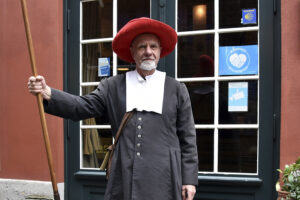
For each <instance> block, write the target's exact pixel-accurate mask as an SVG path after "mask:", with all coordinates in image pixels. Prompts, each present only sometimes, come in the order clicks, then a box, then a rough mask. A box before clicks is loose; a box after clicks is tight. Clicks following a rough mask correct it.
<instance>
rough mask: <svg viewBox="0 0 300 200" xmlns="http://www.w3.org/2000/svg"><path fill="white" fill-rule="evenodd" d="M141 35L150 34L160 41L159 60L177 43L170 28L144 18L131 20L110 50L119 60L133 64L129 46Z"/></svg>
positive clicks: (119, 33) (174, 33) (175, 35)
mask: <svg viewBox="0 0 300 200" xmlns="http://www.w3.org/2000/svg"><path fill="white" fill-rule="evenodd" d="M142 33H152V34H155V35H156V36H157V37H158V38H159V39H160V45H161V47H162V52H161V54H160V57H161V58H162V57H164V56H166V55H168V54H169V53H171V52H172V51H173V50H174V48H175V45H176V43H177V34H176V32H175V30H174V29H173V28H172V27H171V26H169V25H167V24H165V23H162V22H160V21H157V20H154V19H150V18H146V17H142V18H137V19H133V20H131V21H129V22H128V23H127V24H126V25H125V26H123V28H121V30H120V31H119V32H118V33H117V35H116V37H115V38H114V40H113V42H112V48H113V50H114V52H115V53H116V54H117V55H118V56H119V58H120V59H122V60H124V61H127V62H135V61H134V60H133V58H132V56H131V53H130V45H131V43H132V41H133V40H134V38H135V37H136V36H138V35H140V34H142Z"/></svg>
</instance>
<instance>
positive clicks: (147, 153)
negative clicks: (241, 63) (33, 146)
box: [28, 18, 198, 200]
mask: <svg viewBox="0 0 300 200" xmlns="http://www.w3.org/2000/svg"><path fill="white" fill-rule="evenodd" d="M176 43H177V34H176V32H175V31H174V29H173V28H171V27H170V26H168V25H167V24H164V23H162V22H159V21H156V20H153V19H149V18H138V19H134V20H131V21H130V22H128V23H127V24H126V25H125V26H124V27H123V28H122V29H121V30H120V31H119V33H118V34H117V35H116V37H115V38H114V40H113V43H112V46H113V50H114V52H115V53H116V54H117V55H118V56H119V58H121V59H123V60H125V61H127V62H135V63H136V70H134V71H130V72H127V73H126V74H122V75H117V76H114V77H110V78H107V79H104V80H102V81H101V82H100V83H99V85H98V87H97V89H96V90H95V91H93V92H92V93H90V94H88V95H85V96H75V95H71V94H68V93H65V92H63V91H59V90H56V89H53V88H50V87H49V86H47V85H46V82H45V80H44V78H43V77H42V76H38V77H30V78H29V81H28V88H29V91H30V92H31V93H33V94H37V93H41V94H42V96H43V98H44V99H45V101H44V102H45V103H44V106H45V111H46V112H47V113H49V114H53V115H56V116H60V117H63V118H68V119H72V120H82V119H87V118H92V117H101V116H106V117H107V118H108V119H109V122H110V124H111V127H112V131H113V133H116V131H117V129H118V127H119V125H120V123H121V120H122V118H123V115H124V113H125V112H128V111H132V110H135V112H134V115H133V116H132V118H131V119H130V120H129V121H128V123H127V125H126V127H125V128H124V131H123V133H122V134H121V137H120V139H119V142H118V144H117V145H116V149H115V152H114V155H113V158H112V168H111V174H110V177H109V180H108V183H107V189H106V193H105V199H106V200H122V199H123V200H133V199H135V200H177V199H178V200H179V199H183V200H192V199H193V197H194V195H195V192H196V189H195V186H196V185H197V184H198V176H197V173H198V158H197V146H196V133H195V127H194V119H193V115H192V108H191V103H190V98H189V94H188V91H187V88H186V86H185V85H184V84H182V83H179V82H178V81H176V80H175V79H173V78H171V77H168V76H166V74H165V73H164V72H160V71H158V70H156V67H157V63H158V61H159V59H160V58H161V57H164V56H166V55H168V54H169V53H171V52H172V51H173V50H174V48H175V45H176Z"/></svg>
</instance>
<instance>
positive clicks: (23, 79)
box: [0, 0, 64, 182]
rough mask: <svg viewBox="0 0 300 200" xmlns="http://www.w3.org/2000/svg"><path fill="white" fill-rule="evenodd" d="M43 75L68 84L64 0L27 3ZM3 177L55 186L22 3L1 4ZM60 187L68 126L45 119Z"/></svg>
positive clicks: (54, 82) (0, 171) (4, 0)
mask: <svg viewBox="0 0 300 200" xmlns="http://www.w3.org/2000/svg"><path fill="white" fill-rule="evenodd" d="M27 7H28V15H29V22H30V24H31V32H32V38H33V43H34V48H35V56H36V64H37V70H38V73H39V74H41V75H44V76H45V77H46V79H47V83H48V84H49V85H50V86H53V87H55V88H60V89H62V86H63V85H62V84H63V77H62V75H63V64H62V63H63V57H62V51H63V41H62V38H63V33H62V30H63V24H62V21H63V20H62V16H63V9H62V7H63V1H61V0H51V1H36V0H27ZM0 60H1V67H0V91H1V94H0V96H1V98H0V99H1V100H0V101H1V103H0V113H1V116H0V178H9V179H25V180H45V181H50V175H49V168H48V162H47V157H46V151H45V146H44V140H43V136H42V129H41V123H40V118H39V113H38V107H37V101H36V98H35V97H34V96H32V95H30V94H29V93H28V90H27V80H28V78H29V76H30V75H31V74H32V73H31V66H30V59H29V52H28V49H27V42H26V35H25V28H24V22H23V16H22V9H21V1H20V0H1V1H0ZM46 118H47V124H48V131H49V137H50V141H51V146H52V153H53V161H54V168H55V172H56V176H57V180H58V182H63V176H64V175H63V173H64V163H63V162H64V159H63V155H64V152H63V150H64V149H63V121H62V119H59V118H56V117H53V116H50V115H46Z"/></svg>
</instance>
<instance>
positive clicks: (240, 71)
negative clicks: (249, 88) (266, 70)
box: [219, 45, 258, 75]
mask: <svg viewBox="0 0 300 200" xmlns="http://www.w3.org/2000/svg"><path fill="white" fill-rule="evenodd" d="M256 74H258V46H257V45H244V46H225V47H220V52H219V75H256Z"/></svg>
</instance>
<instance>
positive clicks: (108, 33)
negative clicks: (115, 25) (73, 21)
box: [82, 0, 113, 40]
mask: <svg viewBox="0 0 300 200" xmlns="http://www.w3.org/2000/svg"><path fill="white" fill-rule="evenodd" d="M112 5H113V3H112V0H105V1H103V0H102V1H89V2H83V3H82V12H83V13H82V20H83V22H82V39H84V40H85V39H95V38H106V37H112V36H113V35H112V30H113V29H112V13H113V12H112V7H113V6H112Z"/></svg>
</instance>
